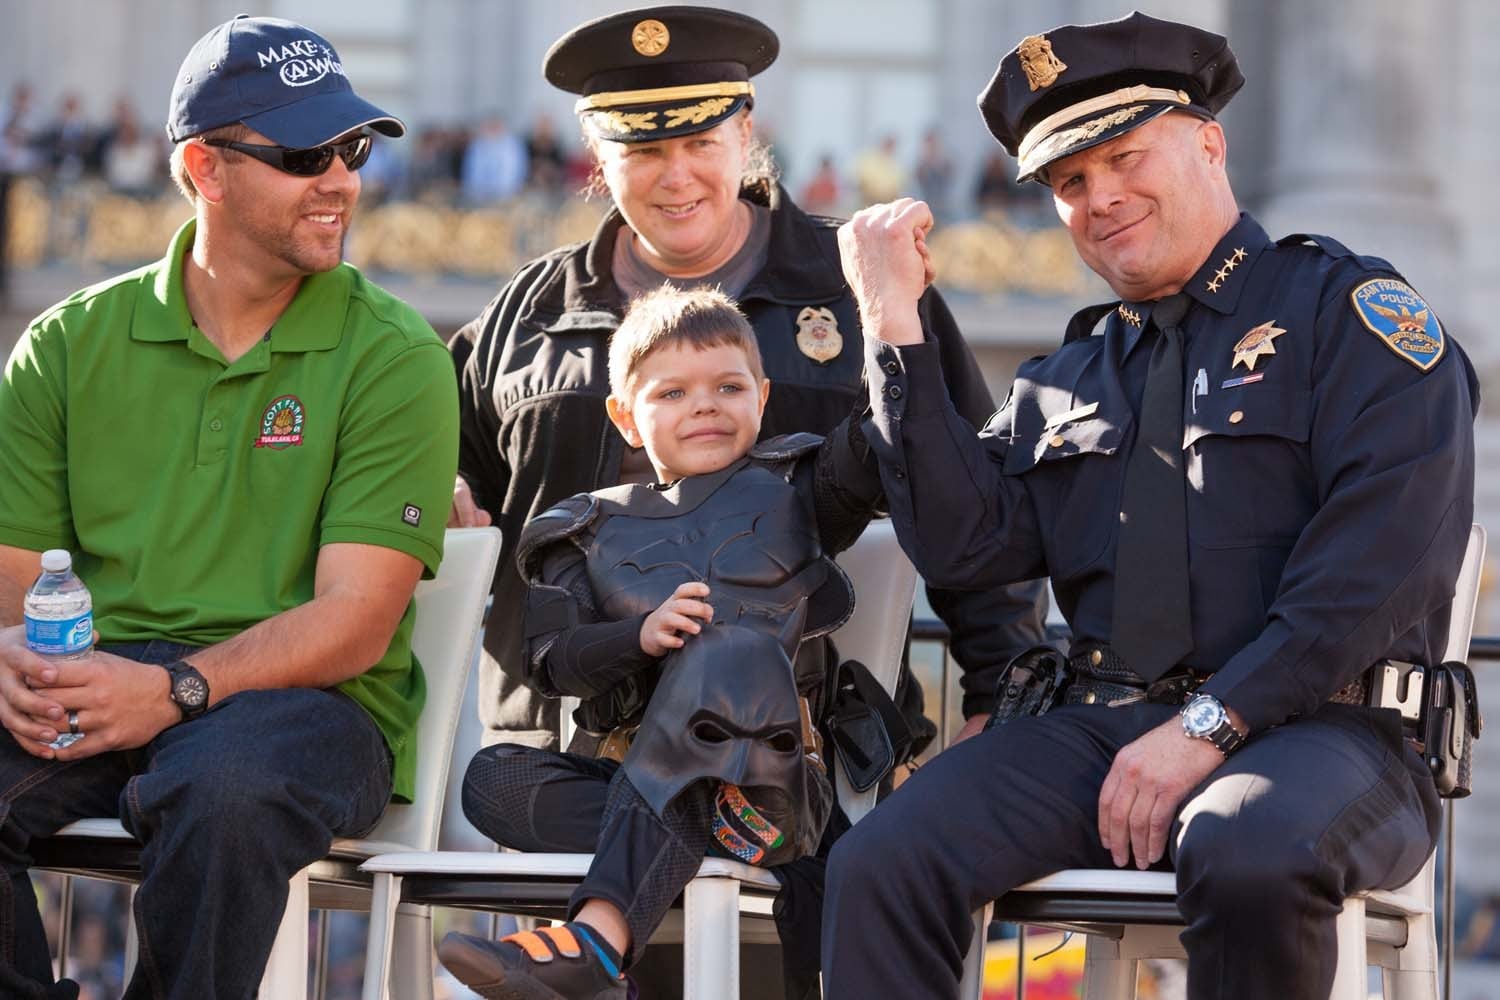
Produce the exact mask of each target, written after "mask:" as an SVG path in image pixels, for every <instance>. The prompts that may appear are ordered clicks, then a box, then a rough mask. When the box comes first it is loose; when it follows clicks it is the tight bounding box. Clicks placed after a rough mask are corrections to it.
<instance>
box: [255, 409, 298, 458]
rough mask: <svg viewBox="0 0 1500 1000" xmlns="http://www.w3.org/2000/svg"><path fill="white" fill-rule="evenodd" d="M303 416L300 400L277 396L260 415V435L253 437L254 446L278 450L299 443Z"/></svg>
mask: <svg viewBox="0 0 1500 1000" xmlns="http://www.w3.org/2000/svg"><path fill="white" fill-rule="evenodd" d="M304 418H305V415H304V413H303V410H302V400H300V399H298V398H297V397H296V396H277V397H276V398H275V399H273V400H271V403H270V405H269V406H267V407H266V412H264V413H262V414H261V415H260V437H258V438H256V439H255V447H257V448H275V449H276V450H277V451H280V450H281V449H283V448H290V447H292V445H297V444H301V443H302V424H303V420H304Z"/></svg>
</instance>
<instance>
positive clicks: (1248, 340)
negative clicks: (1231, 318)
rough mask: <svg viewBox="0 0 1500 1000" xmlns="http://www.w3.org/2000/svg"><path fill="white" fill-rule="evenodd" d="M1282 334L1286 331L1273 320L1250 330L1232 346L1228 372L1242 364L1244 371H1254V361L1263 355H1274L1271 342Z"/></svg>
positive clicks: (1274, 349) (1274, 348) (1273, 346)
mask: <svg viewBox="0 0 1500 1000" xmlns="http://www.w3.org/2000/svg"><path fill="white" fill-rule="evenodd" d="M1283 333H1286V331H1285V330H1283V329H1282V328H1281V327H1279V326H1277V325H1276V321H1275V320H1274V319H1273V320H1270V321H1268V322H1265V323H1262V324H1261V325H1260V326H1257V327H1255V328H1254V329H1252V330H1251V331H1250V332H1249V333H1247V334H1245V335H1244V336H1243V337H1241V338H1240V342H1239V343H1238V344H1235V345H1234V361H1233V362H1231V363H1230V365H1229V370H1230V371H1233V370H1234V367H1235V365H1238V364H1243V365H1244V366H1245V370H1246V371H1252V372H1253V371H1255V362H1256V361H1258V360H1260V359H1261V358H1262V357H1264V356H1265V355H1268V354H1275V353H1276V347H1275V345H1274V344H1272V343H1271V341H1273V340H1275V339H1276V338H1277V337H1279V336H1281V335H1282V334H1283Z"/></svg>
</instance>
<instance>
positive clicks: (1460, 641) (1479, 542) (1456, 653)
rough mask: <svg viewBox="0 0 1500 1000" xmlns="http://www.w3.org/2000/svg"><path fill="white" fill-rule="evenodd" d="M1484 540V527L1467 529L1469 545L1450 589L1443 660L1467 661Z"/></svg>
mask: <svg viewBox="0 0 1500 1000" xmlns="http://www.w3.org/2000/svg"><path fill="white" fill-rule="evenodd" d="M1485 544H1486V538H1485V532H1484V526H1483V525H1480V524H1476V525H1474V527H1472V528H1470V529H1469V546H1468V548H1466V549H1465V550H1464V564H1463V566H1462V567H1460V568H1459V571H1458V582H1457V583H1456V584H1454V587H1453V614H1452V617H1450V618H1449V619H1448V645H1447V647H1446V648H1444V650H1443V659H1444V660H1463V661H1466V660H1468V658H1469V638H1470V636H1471V635H1472V633H1473V631H1474V608H1475V606H1476V605H1477V604H1478V602H1479V578H1480V576H1481V575H1483V574H1482V570H1483V569H1484V550H1485Z"/></svg>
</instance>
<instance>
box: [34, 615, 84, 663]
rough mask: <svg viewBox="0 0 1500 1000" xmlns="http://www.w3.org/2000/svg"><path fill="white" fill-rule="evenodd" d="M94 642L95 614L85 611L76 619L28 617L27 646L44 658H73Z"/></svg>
mask: <svg viewBox="0 0 1500 1000" xmlns="http://www.w3.org/2000/svg"><path fill="white" fill-rule="evenodd" d="M93 641H94V613H93V612H92V611H85V612H84V613H83V614H81V615H78V616H77V617H74V618H55V619H46V618H32V617H31V616H30V615H27V616H26V645H28V646H30V647H31V650H32V652H34V653H40V654H41V655H43V656H72V655H73V654H75V653H81V652H83V651H84V650H86V649H88V648H89V644H90V643H91V642H93Z"/></svg>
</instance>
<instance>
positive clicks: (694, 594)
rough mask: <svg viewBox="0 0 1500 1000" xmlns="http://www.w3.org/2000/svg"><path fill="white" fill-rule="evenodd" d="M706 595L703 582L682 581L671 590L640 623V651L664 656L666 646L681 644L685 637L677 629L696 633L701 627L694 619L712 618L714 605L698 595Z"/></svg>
mask: <svg viewBox="0 0 1500 1000" xmlns="http://www.w3.org/2000/svg"><path fill="white" fill-rule="evenodd" d="M707 596H708V584H706V583H696V582H694V583H684V584H682V585H681V586H680V587H678V588H677V589H676V590H675V591H673V592H672V596H671V597H669V598H667V599H666V600H665V601H663V602H662V604H661V607H659V608H657V609H656V610H655V611H653V612H651V613H650V614H649V615H647V616H646V621H645V622H644V623H643V624H642V625H641V651H642V652H644V653H645V654H646V655H647V656H665V655H667V651H668V650H672V649H681V648H682V644H683V642H685V641H686V640H685V639H683V637H682V635H681V634H680V633H683V632H686V633H688V634H689V635H697V634H698V633H699V632H701V631H703V626H702V625H699V624H698V623H697V622H695V621H693V619H694V618H702V619H703V620H704V621H706V622H707V621H713V617H714V609H713V608H711V607H709V606H708V605H707V604H704V603H703V602H702V601H701V600H699V599H698V598H701V597H707Z"/></svg>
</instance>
